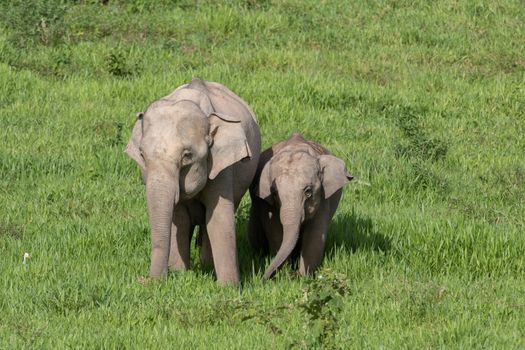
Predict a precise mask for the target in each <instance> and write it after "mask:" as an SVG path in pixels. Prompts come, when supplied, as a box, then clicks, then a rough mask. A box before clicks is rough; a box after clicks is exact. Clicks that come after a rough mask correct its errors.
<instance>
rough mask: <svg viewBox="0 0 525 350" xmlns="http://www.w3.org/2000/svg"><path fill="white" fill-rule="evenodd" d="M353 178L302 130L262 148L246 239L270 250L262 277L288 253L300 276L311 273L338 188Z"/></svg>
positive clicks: (255, 247) (320, 255)
mask: <svg viewBox="0 0 525 350" xmlns="http://www.w3.org/2000/svg"><path fill="white" fill-rule="evenodd" d="M352 179H353V177H352V175H350V174H349V173H348V171H347V170H346V166H345V163H344V162H343V161H342V160H341V159H339V158H336V157H334V156H333V155H331V154H330V152H329V151H328V150H327V149H326V148H324V147H323V146H321V145H319V144H317V143H315V142H312V141H308V140H306V139H305V138H304V137H303V136H302V135H301V134H297V133H296V134H293V135H292V136H291V137H290V138H288V139H287V140H285V141H281V142H279V143H277V144H275V145H273V146H272V147H270V148H269V149H267V150H265V151H264V152H263V153H261V156H260V159H259V165H258V168H257V173H256V175H255V178H254V181H253V183H252V185H251V186H250V196H251V199H252V207H251V210H250V219H249V223H248V238H249V242H250V245H251V247H252V249H253V250H255V251H256V252H259V253H263V254H268V253H272V255H273V254H275V256H274V258H273V260H272V261H271V263H270V265H269V266H268V268H267V269H266V271H265V273H264V278H265V279H269V278H271V277H272V276H273V275H274V273H275V272H276V270H277V269H278V268H279V267H280V266H281V265H282V264H283V263H284V261H285V260H286V259H288V258H289V257H290V256H291V255H292V256H295V257H299V274H300V275H302V276H304V275H308V274H312V273H314V272H315V270H316V269H317V267H319V265H320V264H321V262H322V259H323V255H324V247H325V243H326V236H327V233H328V226H329V224H330V221H331V219H332V217H333V215H334V214H335V211H336V209H337V206H338V204H339V201H340V199H341V194H342V187H343V186H344V185H345V184H346V183H348V182H349V181H351V180H352Z"/></svg>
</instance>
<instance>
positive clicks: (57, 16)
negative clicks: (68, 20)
mask: <svg viewBox="0 0 525 350" xmlns="http://www.w3.org/2000/svg"><path fill="white" fill-rule="evenodd" d="M0 10H1V11H0V19H1V20H2V21H3V22H4V23H5V24H6V26H7V27H8V28H9V29H10V33H11V35H10V37H9V40H10V41H11V42H12V43H13V44H15V45H17V46H19V47H28V46H30V45H33V44H42V45H46V46H52V45H55V44H57V43H60V42H62V41H63V37H64V35H65V27H66V26H65V21H64V15H65V14H66V11H67V4H66V2H65V1H64V0H13V1H6V2H4V3H3V4H2V5H0Z"/></svg>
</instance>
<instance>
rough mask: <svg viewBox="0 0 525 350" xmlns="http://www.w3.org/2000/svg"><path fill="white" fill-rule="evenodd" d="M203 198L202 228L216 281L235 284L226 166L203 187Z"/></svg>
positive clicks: (234, 248)
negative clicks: (204, 189)
mask: <svg viewBox="0 0 525 350" xmlns="http://www.w3.org/2000/svg"><path fill="white" fill-rule="evenodd" d="M203 201H204V204H205V206H206V230H207V231H208V238H209V240H210V245H211V249H212V254H213V264H214V266H215V273H216V274H217V281H218V282H219V283H220V284H238V283H239V282H240V273H239V264H238V260H237V243H236V237H235V207H234V202H233V193H232V185H231V170H230V169H226V170H225V171H223V172H222V173H221V174H219V176H218V177H217V178H216V179H215V180H214V181H213V183H211V184H210V185H209V186H207V188H206V191H205V193H204V194H203Z"/></svg>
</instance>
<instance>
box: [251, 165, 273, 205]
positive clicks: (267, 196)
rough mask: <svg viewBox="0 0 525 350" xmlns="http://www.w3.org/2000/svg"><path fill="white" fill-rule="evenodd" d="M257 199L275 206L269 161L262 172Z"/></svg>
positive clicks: (256, 192)
mask: <svg viewBox="0 0 525 350" xmlns="http://www.w3.org/2000/svg"><path fill="white" fill-rule="evenodd" d="M255 194H256V195H257V197H259V198H261V199H264V200H265V201H266V202H267V203H268V204H273V196H272V179H271V177H270V162H269V161H268V162H267V163H266V164H265V165H264V167H263V169H262V170H261V176H260V177H259V183H258V184H257V189H256V190H255Z"/></svg>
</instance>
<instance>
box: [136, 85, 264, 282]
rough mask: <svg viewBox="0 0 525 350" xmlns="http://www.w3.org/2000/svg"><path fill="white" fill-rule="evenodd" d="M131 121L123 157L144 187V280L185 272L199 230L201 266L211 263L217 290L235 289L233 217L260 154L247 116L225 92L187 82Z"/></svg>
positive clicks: (253, 119)
mask: <svg viewBox="0 0 525 350" xmlns="http://www.w3.org/2000/svg"><path fill="white" fill-rule="evenodd" d="M137 117H138V118H137V121H136V123H135V126H134V128H133V132H132V135H131V139H130V140H129V143H128V145H127V147H126V153H127V154H128V155H129V156H130V157H131V158H132V159H133V160H135V161H136V162H137V164H138V166H139V168H140V170H141V174H142V178H143V180H144V182H145V184H146V197H147V204H148V214H149V220H150V227H151V266H150V276H151V277H154V278H155V277H163V276H166V275H167V272H168V269H169V270H172V271H180V270H185V269H188V268H189V266H190V242H191V236H192V233H193V229H194V227H195V226H196V225H198V226H200V232H201V234H200V236H201V238H202V240H201V241H202V243H201V245H202V251H201V260H202V261H203V263H204V264H206V263H208V264H210V263H213V265H214V267H215V272H216V275H217V280H218V281H219V283H220V284H230V283H232V284H237V283H239V280H240V276H239V266H238V259H237V248H236V235H235V221H234V216H235V211H236V209H237V207H238V205H239V202H240V200H241V197H242V196H243V194H244V193H245V192H246V190H247V189H248V187H249V186H250V183H251V181H252V179H253V176H254V174H255V171H256V169H257V163H258V160H259V154H260V147H261V136H260V131H259V126H258V124H257V120H256V117H255V114H254V113H253V111H252V109H251V108H250V107H249V106H248V105H247V104H246V102H244V101H243V100H242V99H241V98H240V97H238V96H237V95H235V94H234V93H233V92H232V91H230V90H229V89H228V88H226V87H225V86H223V85H221V84H218V83H214V82H209V81H203V80H201V79H198V78H194V79H193V80H192V81H191V83H189V84H185V85H182V86H180V87H179V88H177V89H176V90H175V91H173V92H172V93H171V94H170V95H168V96H166V97H164V98H161V99H160V100H158V101H155V102H153V103H152V104H151V105H150V106H149V107H148V108H147V110H146V111H145V112H144V113H139V114H138V115H137Z"/></svg>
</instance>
